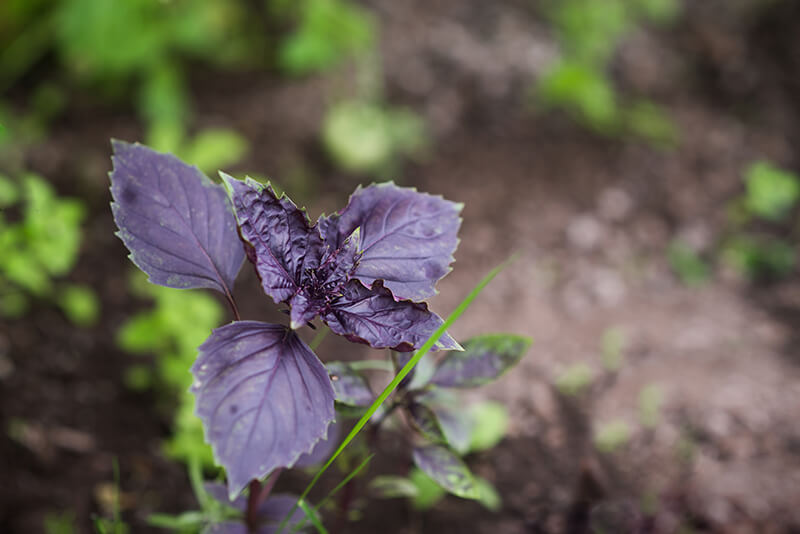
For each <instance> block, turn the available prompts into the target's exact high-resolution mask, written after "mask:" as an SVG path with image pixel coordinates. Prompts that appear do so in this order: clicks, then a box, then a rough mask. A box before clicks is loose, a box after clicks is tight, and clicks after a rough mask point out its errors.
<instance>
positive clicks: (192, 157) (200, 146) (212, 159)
mask: <svg viewBox="0 0 800 534" xmlns="http://www.w3.org/2000/svg"><path fill="white" fill-rule="evenodd" d="M248 150H249V144H248V142H247V139H246V138H244V137H243V136H242V135H240V134H239V133H237V132H235V131H234V130H230V129H225V128H207V129H205V130H201V131H200V132H199V133H198V134H197V135H196V136H195V137H194V139H192V140H191V141H190V142H189V143H188V146H187V147H186V148H185V149H183V150H181V151H180V156H181V159H183V160H184V161H186V162H187V163H190V164H192V165H196V166H197V167H198V168H199V169H200V170H201V171H203V172H207V173H209V174H213V173H214V172H215V171H217V170H219V169H221V168H224V167H227V166H229V165H233V164H235V163H238V162H239V161H241V159H242V158H243V157H244V156H245V154H247V151H248Z"/></svg>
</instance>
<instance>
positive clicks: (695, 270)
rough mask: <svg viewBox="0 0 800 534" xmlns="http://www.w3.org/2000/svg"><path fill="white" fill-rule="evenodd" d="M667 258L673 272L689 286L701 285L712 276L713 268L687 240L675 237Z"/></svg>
mask: <svg viewBox="0 0 800 534" xmlns="http://www.w3.org/2000/svg"><path fill="white" fill-rule="evenodd" d="M667 260H668V261H669V265H670V267H671V268H672V270H673V272H675V274H677V275H678V278H680V280H681V282H683V284H684V285H686V286H687V287H699V286H701V285H703V284H705V283H706V282H707V281H708V280H709V278H711V269H710V268H709V266H708V265H707V264H706V262H705V261H703V259H702V258H701V257H700V256H699V255H698V254H697V252H695V251H694V250H692V248H691V247H690V246H689V245H688V244H686V243H685V242H683V241H681V240H679V239H675V240H673V241H672V242H671V243H670V244H669V248H668V249H667Z"/></svg>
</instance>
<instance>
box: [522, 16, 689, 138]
mask: <svg viewBox="0 0 800 534" xmlns="http://www.w3.org/2000/svg"><path fill="white" fill-rule="evenodd" d="M678 10H679V5H678V3H677V2H676V1H675V0H610V1H608V2H593V1H592V0H562V1H554V2H546V3H545V12H546V15H547V17H548V18H549V19H550V22H551V24H552V25H553V29H554V31H555V35H556V39H557V41H558V43H559V45H560V48H561V57H560V58H559V59H558V60H557V61H556V62H555V63H554V64H553V65H552V66H551V67H550V68H549V69H548V70H547V71H546V72H545V73H544V74H543V75H542V77H541V79H540V80H539V81H538V82H537V85H536V98H537V100H538V101H539V103H540V104H542V105H543V106H544V107H545V108H559V109H563V110H564V111H566V112H567V113H569V114H570V115H571V116H572V117H573V118H574V119H575V120H577V121H579V122H581V123H582V124H584V125H586V126H587V127H589V128H591V129H592V130H594V131H596V132H598V133H601V134H605V135H619V134H631V135H634V136H637V137H641V138H643V139H646V140H649V141H651V142H653V143H656V144H665V145H669V144H672V143H674V142H675V141H676V139H677V132H676V129H675V126H674V125H673V124H672V122H671V121H670V119H669V117H667V116H666V114H664V112H663V111H662V110H661V109H660V108H659V107H658V106H656V105H655V104H654V103H652V102H649V101H647V100H644V99H638V100H630V99H624V98H622V97H621V95H620V94H619V92H618V91H617V90H616V89H615V87H614V84H613V81H612V79H611V77H610V75H609V73H608V70H609V66H610V64H611V61H612V59H613V56H614V53H615V52H616V50H617V48H618V46H619V44H620V42H621V41H622V39H624V37H625V36H626V35H627V34H629V33H631V32H632V31H633V30H635V29H636V27H637V26H638V25H640V24H642V23H654V24H666V23H668V22H670V21H671V20H673V19H674V18H675V16H676V15H677V13H678Z"/></svg>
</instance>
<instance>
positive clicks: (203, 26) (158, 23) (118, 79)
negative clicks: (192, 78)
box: [0, 0, 263, 148]
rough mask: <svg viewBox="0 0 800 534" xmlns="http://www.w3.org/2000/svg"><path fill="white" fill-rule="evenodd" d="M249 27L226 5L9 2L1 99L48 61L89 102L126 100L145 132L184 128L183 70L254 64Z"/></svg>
mask: <svg viewBox="0 0 800 534" xmlns="http://www.w3.org/2000/svg"><path fill="white" fill-rule="evenodd" d="M251 20H252V18H251V17H248V16H247V12H246V6H245V4H244V2H241V1H229V0H172V1H168V2H157V1H153V0H115V1H113V2H105V1H102V2H98V1H96V0H8V1H7V2H5V3H2V4H0V21H2V22H0V51H2V52H0V92H2V91H3V90H5V89H7V88H9V87H10V86H12V85H13V84H14V83H16V82H18V81H19V79H20V78H22V77H23V76H24V75H25V74H26V73H27V72H28V71H30V70H31V69H32V68H33V67H34V66H35V65H36V64H37V63H38V62H39V61H41V60H42V59H43V58H44V57H45V56H46V55H48V54H50V53H52V54H53V55H54V57H56V59H57V60H58V62H59V63H58V64H59V66H60V68H61V70H62V71H63V73H64V74H65V75H66V76H67V77H68V79H69V80H70V81H72V82H76V83H78V84H79V85H80V86H81V87H84V88H86V89H88V90H90V91H92V93H93V94H95V95H105V97H107V98H108V99H112V100H113V99H118V98H120V97H123V98H127V97H128V96H129V95H130V96H132V97H133V99H134V101H135V102H136V103H137V107H138V110H139V113H140V115H141V116H142V117H143V118H144V119H145V120H146V122H147V124H148V128H149V130H151V131H152V130H156V131H159V130H163V129H166V128H168V127H171V128H173V129H174V128H178V127H183V125H184V124H185V122H186V120H187V118H188V115H189V107H190V106H189V103H188V94H187V91H186V88H185V80H184V75H183V72H182V70H183V69H182V65H183V63H184V62H186V61H187V60H200V61H203V62H207V63H211V64H215V65H224V66H232V65H239V64H246V63H248V62H250V63H252V62H253V59H254V56H255V54H254V52H253V51H254V50H259V49H261V48H262V45H261V43H262V41H263V36H262V32H259V31H258V28H257V26H254V25H253V24H252V22H251ZM255 59H257V58H255ZM58 78H59V75H58V74H56V75H55V76H53V77H52V79H54V80H57V79H58ZM33 107H36V106H35V105H34V106H33ZM165 125H168V126H165ZM170 148H171V147H170Z"/></svg>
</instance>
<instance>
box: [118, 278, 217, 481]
mask: <svg viewBox="0 0 800 534" xmlns="http://www.w3.org/2000/svg"><path fill="white" fill-rule="evenodd" d="M131 287H132V290H133V292H134V294H136V295H138V296H140V297H142V298H148V299H152V300H153V301H154V306H153V308H152V309H150V310H148V311H143V312H140V313H138V314H136V315H134V316H133V317H131V318H130V319H129V320H128V321H127V322H126V323H125V324H124V325H123V326H122V327H121V329H120V330H119V332H118V333H117V343H118V345H119V346H120V348H122V349H123V350H126V351H128V352H131V353H134V354H154V355H155V360H154V361H155V366H154V368H151V367H148V366H145V365H144V364H142V365H137V366H134V367H131V368H130V369H129V370H128V372H127V374H126V382H127V384H128V386H129V387H131V388H133V389H139V390H141V389H147V388H155V389H156V390H157V391H158V392H159V393H160V394H161V395H162V397H163V398H164V400H166V401H168V403H169V404H172V403H174V402H175V401H177V403H178V408H177V410H176V411H175V415H174V424H173V435H172V437H171V438H170V439H169V441H167V443H166V444H165V450H166V452H167V454H168V455H169V456H170V457H173V458H176V459H180V460H183V461H188V460H189V459H191V458H197V459H199V460H200V461H201V462H202V463H203V465H204V466H207V467H213V466H214V459H213V455H212V452H211V448H210V447H209V446H208V445H206V443H205V440H204V438H203V427H202V425H201V423H200V419H198V418H197V417H195V415H194V397H193V396H192V395H191V394H190V393H189V387H190V386H191V384H192V375H191V373H190V372H189V368H190V367H191V366H192V364H193V363H194V361H195V359H196V358H197V347H198V346H200V344H202V343H203V341H204V340H205V339H206V338H207V337H208V333H209V332H210V331H211V330H212V329H213V328H216V327H217V326H218V325H219V323H220V321H221V320H222V318H223V310H222V307H221V306H220V304H219V303H218V302H217V301H216V300H214V298H213V297H211V296H210V295H208V294H206V293H203V292H199V291H186V290H184V291H177V290H174V289H169V288H163V287H160V286H155V285H151V284H149V283H147V282H146V281H145V277H144V275H142V274H140V273H139V272H138V271H137V273H136V276H135V277H134V278H133V280H132V283H131Z"/></svg>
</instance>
